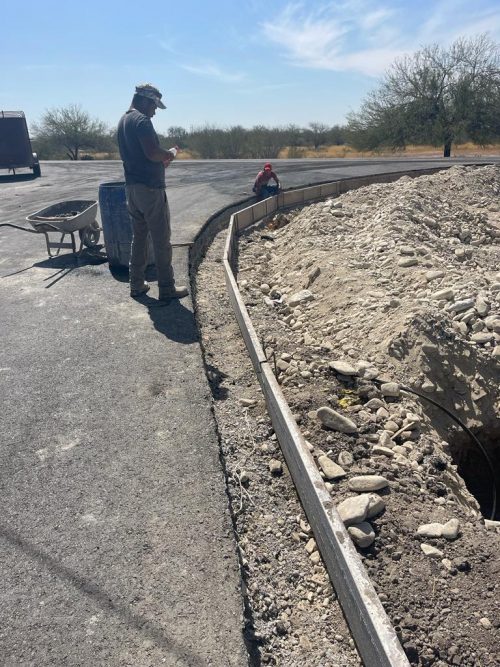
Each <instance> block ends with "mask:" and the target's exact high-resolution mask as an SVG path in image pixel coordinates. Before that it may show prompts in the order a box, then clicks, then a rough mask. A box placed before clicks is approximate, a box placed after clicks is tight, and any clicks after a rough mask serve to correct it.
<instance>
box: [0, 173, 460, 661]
mask: <svg viewBox="0 0 500 667" xmlns="http://www.w3.org/2000/svg"><path fill="white" fill-rule="evenodd" d="M441 163H443V161H442V160H432V161H428V160H427V161H423V160H418V161H414V162H412V163H409V162H408V161H407V160H373V161H363V160H355V161H354V160H351V161H346V160H324V161H323V160H321V161H319V160H315V161H312V160H311V161H309V160H297V161H279V160H278V161H276V162H275V169H276V171H277V173H278V174H279V176H280V178H281V179H282V182H283V185H284V187H285V188H286V187H292V186H299V185H306V184H310V183H314V182H320V181H326V180H333V179H335V178H344V177H349V176H355V175H361V174H372V173H380V172H387V171H399V170H402V169H408V168H411V167H412V165H413V168H424V167H430V166H437V165H439V164H441ZM446 163H447V164H448V163H449V162H446ZM260 167H261V163H260V162H257V161H251V160H241V161H230V160H228V161H206V162H193V161H186V162H182V161H179V162H177V163H175V164H174V165H172V166H171V167H170V168H169V170H168V193H169V200H170V206H171V211H172V219H173V241H174V242H175V243H181V244H182V243H188V242H190V241H192V240H193V238H194V237H195V236H196V234H197V232H198V231H199V229H200V228H201V226H202V225H203V223H204V222H205V221H206V220H207V219H208V217H209V216H210V215H212V214H213V213H214V212H215V211H217V210H219V209H221V208H222V207H224V206H227V205H229V204H230V203H232V202H234V201H236V200H240V199H244V198H246V197H249V196H250V190H251V185H252V182H253V179H254V177H255V174H256V172H257V171H258V169H259V168H260ZM121 178H122V171H121V164H120V163H118V162H91V163H89V162H87V163H85V162H81V163H69V162H64V163H63V162H59V163H56V162H53V163H42V178H41V179H36V180H33V179H31V178H30V177H18V178H12V177H6V176H3V177H2V176H0V223H1V222H12V223H15V224H21V225H22V224H26V223H24V218H25V216H26V215H28V214H29V213H33V212H34V211H36V210H38V209H40V208H42V207H43V206H45V205H49V204H50V203H52V202H55V201H61V200H65V199H71V198H90V199H97V194H98V186H99V183H101V182H105V181H114V180H121ZM174 259H175V270H176V275H177V281H178V283H186V282H188V280H189V278H188V251H187V248H185V247H184V248H177V249H176V251H175V255H174ZM156 305H157V303H156V302H155V299H154V298H152V299H149V300H147V301H146V302H145V303H138V302H136V301H134V300H131V299H130V298H129V296H128V287H127V284H126V276H125V275H123V274H121V275H114V276H113V275H112V274H111V273H110V271H109V269H108V266H107V264H106V263H102V262H100V261H98V260H93V259H92V258H89V257H87V258H85V257H84V258H83V259H82V261H80V262H79V263H78V264H77V263H75V261H74V260H73V258H72V257H71V256H68V255H63V256H61V257H59V258H57V259H52V260H49V259H47V255H46V249H45V243H44V240H43V236H41V235H35V234H27V233H24V232H21V231H17V230H13V229H9V228H0V308H1V315H0V398H1V405H2V411H1V421H0V502H1V507H2V512H1V516H0V573H1V577H2V587H1V589H0V664H2V665H9V666H10V665H19V664H23V665H36V666H41V665H85V666H86V665H110V666H111V665H112V666H114V665H120V666H122V665H134V666H143V665H159V664H166V665H179V666H180V665H182V666H188V665H189V666H190V667H196V666H200V667H201V666H205V665H215V666H219V665H220V666H223V665H224V666H227V665H231V666H233V665H234V666H238V667H239V666H242V665H245V664H246V662H247V658H246V651H245V647H244V643H243V639H242V633H241V630H242V620H241V609H242V603H241V597H240V591H239V575H238V566H237V559H236V555H235V545H234V539H233V534H232V528H231V521H230V517H229V512H228V507H227V498H226V494H225V486H224V480H223V473H222V469H221V466H220V462H219V450H218V442H217V434H216V428H215V424H214V422H213V417H212V413H211V409H210V392H209V388H208V385H207V382H206V379H205V375H204V369H203V363H202V358H201V352H200V347H199V343H198V336H197V331H196V326H195V321H194V317H193V313H192V303H191V301H190V299H185V300H183V301H181V302H180V303H175V302H174V303H172V304H171V305H169V306H167V307H163V308H157V307H156Z"/></svg>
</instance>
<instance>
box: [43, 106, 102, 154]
mask: <svg viewBox="0 0 500 667" xmlns="http://www.w3.org/2000/svg"><path fill="white" fill-rule="evenodd" d="M33 131H34V134H35V138H36V139H38V140H40V141H42V142H46V143H47V142H50V143H51V144H52V145H53V146H54V147H62V148H64V150H65V151H66V155H67V156H68V157H69V158H70V160H78V159H79V156H80V151H81V149H82V148H99V146H100V145H102V144H103V142H104V143H105V142H107V141H109V133H108V130H107V128H106V125H105V124H104V123H103V122H101V121H100V120H98V119H93V118H91V117H90V115H89V114H88V113H87V112H86V111H83V110H82V108H81V107H80V106H78V105H76V104H71V105H69V106H67V107H60V108H54V109H50V110H48V111H46V112H45V114H44V115H43V116H42V120H41V122H40V124H35V125H34V126H33Z"/></svg>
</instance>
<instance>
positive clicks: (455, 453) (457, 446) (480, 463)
mask: <svg viewBox="0 0 500 667" xmlns="http://www.w3.org/2000/svg"><path fill="white" fill-rule="evenodd" d="M472 432H473V433H474V435H475V436H476V438H477V439H478V440H479V442H480V443H481V445H482V446H483V448H484V449H485V451H486V452H487V454H488V458H489V460H490V462H491V466H490V465H489V464H488V461H487V460H486V457H485V456H484V454H483V452H482V451H481V450H480V448H479V447H478V446H477V444H476V443H475V442H474V441H473V440H472V438H471V437H470V436H469V435H467V434H466V433H464V432H463V431H462V432H457V433H455V435H454V436H453V437H452V438H450V441H449V444H450V453H451V456H452V457H453V461H454V463H455V464H456V465H457V468H458V474H459V475H460V476H461V477H462V479H463V480H464V482H465V485H466V486H467V489H468V490H469V491H470V493H472V495H473V496H474V497H475V499H476V500H477V502H478V503H479V506H480V508H481V513H482V514H483V516H484V517H485V518H486V519H492V518H493V519H495V520H497V521H498V520H500V507H499V505H500V424H494V425H492V426H490V427H484V428H482V429H477V430H475V429H472ZM492 468H493V470H492ZM495 491H496V512H495V516H494V517H493V516H492V510H493V502H494V493H495Z"/></svg>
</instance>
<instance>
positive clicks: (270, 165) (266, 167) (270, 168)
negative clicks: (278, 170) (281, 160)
mask: <svg viewBox="0 0 500 667" xmlns="http://www.w3.org/2000/svg"><path fill="white" fill-rule="evenodd" d="M272 168H273V165H272V164H271V163H270V162H266V164H265V165H264V169H265V171H272Z"/></svg>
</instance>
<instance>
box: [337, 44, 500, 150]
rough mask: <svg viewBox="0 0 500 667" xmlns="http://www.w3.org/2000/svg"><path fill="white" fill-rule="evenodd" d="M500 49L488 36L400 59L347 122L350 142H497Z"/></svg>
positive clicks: (447, 147)
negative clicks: (467, 139)
mask: <svg viewBox="0 0 500 667" xmlns="http://www.w3.org/2000/svg"><path fill="white" fill-rule="evenodd" d="M499 103H500V47H499V45H498V44H496V43H495V42H493V41H491V40H490V39H489V38H488V37H487V36H486V35H479V36H478V37H475V38H472V39H465V38H460V39H458V40H456V41H455V42H454V43H453V44H452V45H451V46H450V47H449V48H448V49H444V48H441V47H440V46H438V45H437V44H435V45H433V46H428V47H425V48H424V49H422V50H421V51H418V52H417V53H415V54H414V55H412V56H405V57H404V58H401V59H398V60H396V61H395V62H394V64H393V65H392V66H391V67H390V69H389V70H388V72H387V73H386V74H385V76H384V79H383V81H382V83H381V85H380V87H379V88H378V89H376V90H375V91H372V92H371V93H370V94H369V95H368V97H367V98H366V99H365V101H364V102H363V104H362V106H361V109H360V111H359V112H357V113H352V114H350V115H349V116H348V121H349V124H348V130H349V133H350V140H351V142H352V143H353V144H354V145H355V146H356V147H357V148H360V149H374V148H378V147H380V146H391V147H392V148H404V147H405V146H406V144H407V143H410V142H413V143H417V144H418V143H431V144H433V145H442V146H443V154H444V157H450V155H451V146H452V143H453V142H456V141H458V140H461V139H464V138H469V139H471V140H473V141H477V142H478V143H480V144H484V143H486V142H487V141H490V140H492V139H494V138H496V137H498V135H499V132H500V121H499V113H498V109H499Z"/></svg>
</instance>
